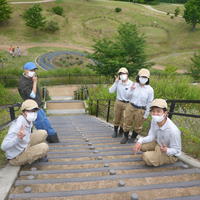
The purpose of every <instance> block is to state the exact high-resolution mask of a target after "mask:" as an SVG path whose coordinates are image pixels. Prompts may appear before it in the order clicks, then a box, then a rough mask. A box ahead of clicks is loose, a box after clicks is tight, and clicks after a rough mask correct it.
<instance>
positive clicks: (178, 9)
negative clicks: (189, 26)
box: [174, 7, 181, 17]
mask: <svg viewBox="0 0 200 200" xmlns="http://www.w3.org/2000/svg"><path fill="white" fill-rule="evenodd" d="M180 11H181V10H180V8H179V7H177V8H176V9H175V10H174V15H175V17H177V16H178V15H179V14H180Z"/></svg>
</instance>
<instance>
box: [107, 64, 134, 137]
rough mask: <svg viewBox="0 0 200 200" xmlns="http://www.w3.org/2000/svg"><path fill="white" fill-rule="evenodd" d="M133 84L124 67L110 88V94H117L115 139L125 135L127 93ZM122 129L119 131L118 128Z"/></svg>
mask: <svg viewBox="0 0 200 200" xmlns="http://www.w3.org/2000/svg"><path fill="white" fill-rule="evenodd" d="M132 84H133V82H132V81H131V80H129V79H128V70H127V69H126V68H125V67H122V68H120V69H119V70H118V75H117V77H116V79H115V82H114V84H113V85H112V86H111V87H110V88H109V92H110V93H114V92H116V93H117V97H116V101H115V105H114V133H113V135H112V137H113V138H115V137H117V135H118V134H119V136H122V134H123V122H124V111H125V108H126V105H127V104H128V103H129V98H128V96H127V92H128V90H129V89H130V87H131V85H132ZM119 126H120V129H119V131H118V128H119Z"/></svg>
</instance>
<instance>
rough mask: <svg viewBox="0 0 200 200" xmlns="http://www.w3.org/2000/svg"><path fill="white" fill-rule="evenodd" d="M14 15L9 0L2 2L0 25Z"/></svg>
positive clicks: (2, 0)
mask: <svg viewBox="0 0 200 200" xmlns="http://www.w3.org/2000/svg"><path fill="white" fill-rule="evenodd" d="M11 13H12V9H11V7H10V6H9V5H8V2H7V0H0V23H2V22H5V21H7V20H8V19H9V18H10V15H11Z"/></svg>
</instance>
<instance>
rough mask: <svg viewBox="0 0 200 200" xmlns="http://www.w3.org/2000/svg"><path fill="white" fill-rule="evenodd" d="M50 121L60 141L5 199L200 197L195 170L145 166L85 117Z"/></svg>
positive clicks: (100, 125) (95, 121) (128, 147)
mask: <svg viewBox="0 0 200 200" xmlns="http://www.w3.org/2000/svg"><path fill="white" fill-rule="evenodd" d="M50 120H51V122H52V124H53V126H54V127H55V129H56V130H57V132H58V136H59V139H60V141H61V142H60V143H57V144H51V145H50V151H49V153H48V157H49V162H48V163H38V164H35V165H34V166H33V167H32V168H31V167H26V168H23V169H22V170H21V172H20V174H19V177H18V179H17V180H16V182H15V184H14V187H13V188H12V190H11V193H10V195H9V198H8V199H9V200H11V199H12V200H13V199H20V200H22V199H26V200H27V199H34V200H47V199H48V200H64V199H67V200H91V199H94V198H95V199H96V200H100V199H101V200H102V199H104V200H130V196H131V194H132V193H136V194H137V195H138V196H139V199H140V200H155V199H175V200H178V199H180V198H181V199H198V200H199V199H200V169H196V168H185V167H186V166H185V165H183V163H181V162H178V163H176V164H174V165H167V166H163V167H158V168H152V167H146V166H145V165H144V162H143V161H142V159H141V154H137V155H133V154H132V151H131V148H132V145H131V144H126V145H122V144H120V143H119V141H120V139H121V138H116V139H113V138H112V137H111V135H112V131H113V130H112V128H111V127H109V126H108V125H107V124H106V123H104V122H102V121H100V120H99V119H97V118H95V117H92V116H89V115H76V116H52V117H50ZM183 196H185V198H183ZM187 196H189V197H187Z"/></svg>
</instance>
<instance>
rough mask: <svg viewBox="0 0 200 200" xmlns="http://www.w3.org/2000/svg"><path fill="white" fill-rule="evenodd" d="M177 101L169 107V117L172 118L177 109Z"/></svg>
mask: <svg viewBox="0 0 200 200" xmlns="http://www.w3.org/2000/svg"><path fill="white" fill-rule="evenodd" d="M175 105H176V103H175V101H172V103H171V105H170V109H169V116H168V117H169V118H170V119H172V115H173V112H174V109H175Z"/></svg>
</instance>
